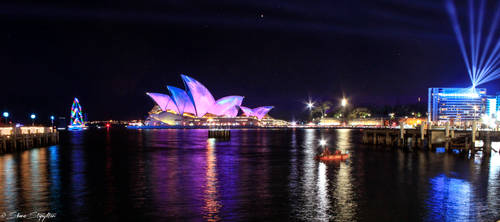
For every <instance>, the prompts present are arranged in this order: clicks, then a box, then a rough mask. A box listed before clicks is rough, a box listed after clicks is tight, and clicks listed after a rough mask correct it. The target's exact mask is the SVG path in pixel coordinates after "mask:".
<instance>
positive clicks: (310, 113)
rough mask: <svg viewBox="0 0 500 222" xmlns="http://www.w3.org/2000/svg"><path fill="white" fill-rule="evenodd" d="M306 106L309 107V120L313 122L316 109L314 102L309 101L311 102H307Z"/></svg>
mask: <svg viewBox="0 0 500 222" xmlns="http://www.w3.org/2000/svg"><path fill="white" fill-rule="evenodd" d="M306 105H307V108H308V109H309V120H311V121H312V109H313V108H314V102H312V101H311V100H309V102H307V104H306Z"/></svg>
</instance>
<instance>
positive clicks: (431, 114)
mask: <svg viewBox="0 0 500 222" xmlns="http://www.w3.org/2000/svg"><path fill="white" fill-rule="evenodd" d="M486 104H487V96H486V89H485V88H475V89H473V88H429V103H428V118H429V120H430V121H449V120H454V121H468V120H477V119H480V118H481V115H482V114H484V113H486V111H487V109H486Z"/></svg>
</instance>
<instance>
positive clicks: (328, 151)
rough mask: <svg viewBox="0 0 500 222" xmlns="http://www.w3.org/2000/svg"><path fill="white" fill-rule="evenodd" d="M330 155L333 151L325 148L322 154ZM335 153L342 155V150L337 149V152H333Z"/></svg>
mask: <svg viewBox="0 0 500 222" xmlns="http://www.w3.org/2000/svg"><path fill="white" fill-rule="evenodd" d="M330 155H332V153H330V150H329V149H328V148H325V149H324V150H323V152H322V153H321V155H320V156H330ZM333 155H342V152H341V151H340V150H336V151H335V153H333Z"/></svg>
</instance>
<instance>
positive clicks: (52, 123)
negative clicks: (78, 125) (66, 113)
mask: <svg viewBox="0 0 500 222" xmlns="http://www.w3.org/2000/svg"><path fill="white" fill-rule="evenodd" d="M54 119H55V118H54V116H50V123H51V126H52V128H54Z"/></svg>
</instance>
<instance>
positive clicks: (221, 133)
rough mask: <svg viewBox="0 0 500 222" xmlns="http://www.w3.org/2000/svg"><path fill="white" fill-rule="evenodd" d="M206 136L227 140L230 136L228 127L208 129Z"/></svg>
mask: <svg viewBox="0 0 500 222" xmlns="http://www.w3.org/2000/svg"><path fill="white" fill-rule="evenodd" d="M208 138H216V139H221V140H229V139H230V138H231V131H230V130H229V129H209V130H208Z"/></svg>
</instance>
